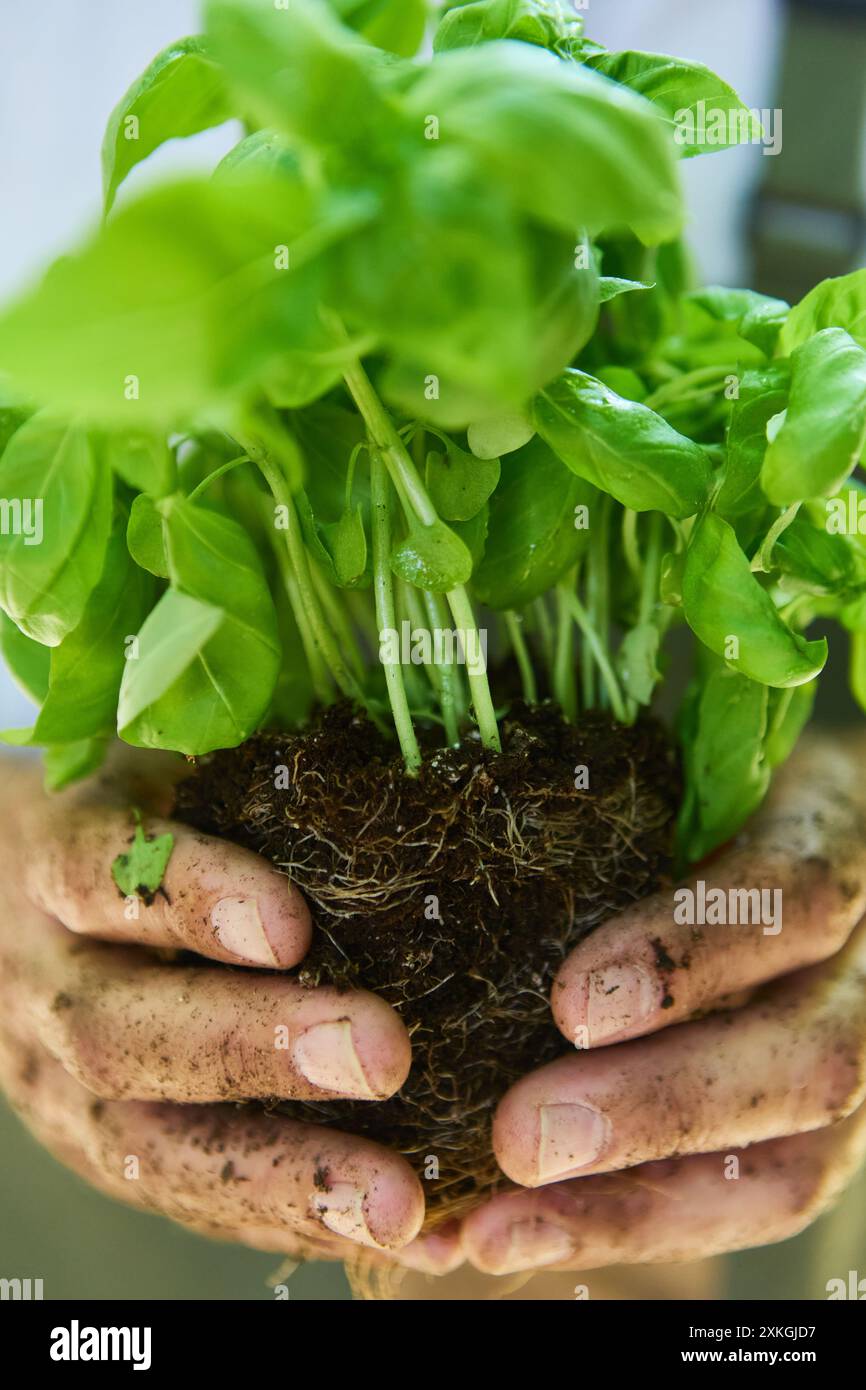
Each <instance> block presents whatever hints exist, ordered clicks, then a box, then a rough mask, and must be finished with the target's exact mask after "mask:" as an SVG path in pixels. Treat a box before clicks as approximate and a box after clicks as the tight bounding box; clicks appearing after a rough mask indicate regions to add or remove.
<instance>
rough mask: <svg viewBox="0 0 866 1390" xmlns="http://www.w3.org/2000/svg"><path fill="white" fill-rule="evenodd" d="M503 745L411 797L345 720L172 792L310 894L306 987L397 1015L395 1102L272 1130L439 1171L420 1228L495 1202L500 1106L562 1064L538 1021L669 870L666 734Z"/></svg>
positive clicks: (335, 717) (327, 722) (367, 733)
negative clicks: (354, 1137) (602, 936)
mask: <svg viewBox="0 0 866 1390" xmlns="http://www.w3.org/2000/svg"><path fill="white" fill-rule="evenodd" d="M502 736H503V752H502V753H501V754H499V755H494V754H491V753H487V752H484V751H483V750H481V748H480V747H479V744H478V742H477V740H469V741H468V742H466V743H465V744H464V745H463V746H462V747H461V748H459V749H457V750H447V751H443V750H442V749H435V750H432V749H431V750H430V752H429V755H428V756H427V757H426V759H425V763H424V767H423V770H422V773H421V775H420V777H418V778H417V779H412V778H409V777H407V776H406V775H405V773H404V771H403V766H402V762H401V761H400V760H399V757H397V756H395V749H394V745H393V744H392V743H390V742H388V741H386V740H385V739H384V738H383V737H382V736H381V735H380V734H379V733H378V732H377V731H376V730H375V728H374V727H373V726H372V725H371V724H370V723H369V722H368V721H367V720H366V719H365V718H364V717H363V716H361V715H358V714H356V713H354V712H353V711H352V710H351V709H348V708H346V707H337V708H335V709H331V710H329V711H328V712H327V713H326V714H325V715H324V716H323V717H322V719H321V721H320V723H319V724H318V725H317V726H316V727H315V728H313V729H311V730H309V731H308V732H306V733H304V734H302V735H297V736H295V735H289V736H287V735H279V736H274V735H262V736H259V737H257V738H255V739H252V740H250V741H249V742H248V743H247V744H245V745H244V746H243V747H242V748H239V749H234V750H230V751H227V752H222V753H217V754H214V755H212V756H211V757H210V758H208V759H202V760H201V762H200V764H199V766H198V768H197V770H196V772H195V774H194V775H193V777H191V778H190V779H188V780H187V781H185V782H184V783H182V784H181V786H180V788H179V790H178V814H179V815H180V816H181V818H182V819H185V820H186V821H188V822H190V823H191V824H193V825H195V826H197V827H199V828H200V829H202V830H204V831H207V832H210V833H212V834H214V833H215V834H220V835H224V836H226V837H228V838H230V839H232V840H235V841H237V842H239V843H241V844H245V845H248V846H249V847H250V848H251V849H254V850H257V851H258V852H259V853H261V854H264V855H266V856H267V857H268V858H269V859H271V860H272V861H273V862H274V863H275V864H276V865H278V866H279V867H280V868H281V869H283V870H284V871H285V872H286V873H287V874H288V875H289V876H290V877H291V878H292V879H293V880H294V882H296V883H297V884H298V885H299V887H300V888H301V889H302V890H303V892H304V893H305V895H306V897H307V900H308V901H309V903H310V905H311V908H312V911H313V920H314V922H315V923H316V925H317V928H318V930H317V931H316V933H315V936H314V941H313V946H312V949H311V951H310V954H309V955H308V957H307V959H306V961H305V962H304V964H303V967H302V969H301V970H300V971H299V972H298V975H299V978H300V980H301V981H302V982H303V983H304V984H309V985H311V986H313V985H316V984H319V983H320V982H327V983H335V984H337V985H340V986H344V985H345V986H353V985H363V986H364V987H365V988H367V989H371V990H374V991H375V992H376V993H377V994H380V995H381V996H382V997H383V998H385V999H387V1000H388V1002H389V1003H391V1004H392V1005H393V1006H394V1007H395V1008H396V1009H398V1010H399V1012H400V1014H401V1015H402V1017H403V1019H404V1021H405V1023H406V1026H407V1028H408V1029H409V1032H410V1034H411V1037H412V1049H413V1064H412V1071H411V1073H410V1076H409V1079H408V1080H407V1082H406V1084H405V1086H404V1087H403V1089H402V1090H401V1091H400V1093H399V1095H397V1096H395V1097H394V1098H393V1099H391V1100H387V1101H383V1102H376V1103H372V1104H371V1103H369V1102H367V1103H365V1102H363V1101H342V1100H336V1101H329V1102H323V1103H312V1102H297V1101H292V1102H282V1103H281V1104H280V1106H279V1108H280V1109H281V1110H282V1111H285V1112H286V1113H288V1114H291V1115H293V1116H295V1117H297V1118H305V1119H309V1120H313V1121H315V1122H316V1123H318V1124H322V1123H324V1124H333V1125H336V1126H338V1127H340V1128H341V1129H345V1130H348V1131H350V1132H353V1133H356V1134H365V1135H368V1136H370V1137H371V1138H375V1139H377V1140H379V1141H380V1142H382V1143H383V1144H386V1145H389V1146H391V1147H393V1148H396V1149H399V1150H400V1151H401V1152H402V1153H404V1154H406V1155H407V1156H408V1157H409V1159H410V1161H413V1162H414V1164H415V1166H416V1168H417V1170H418V1172H419V1173H420V1174H422V1175H423V1174H424V1170H425V1165H426V1166H427V1167H428V1172H429V1164H428V1160H429V1158H430V1157H434V1158H436V1159H437V1160H438V1165H439V1177H438V1179H432V1180H430V1179H429V1178H428V1180H427V1181H425V1184H424V1186H425V1194H426V1196H427V1204H428V1211H429V1213H430V1218H429V1224H435V1222H436V1221H437V1220H441V1219H444V1218H445V1217H446V1216H448V1215H451V1214H453V1212H454V1211H455V1210H458V1209H459V1208H460V1207H461V1206H462V1205H463V1204H464V1203H465V1202H467V1201H471V1200H472V1199H477V1197H478V1195H479V1194H480V1193H483V1192H485V1191H490V1190H491V1189H492V1188H493V1187H494V1186H495V1185H496V1184H497V1182H498V1181H499V1180H501V1175H499V1173H498V1169H497V1168H496V1164H495V1161H494V1160H493V1158H492V1155H491V1151H490V1122H491V1117H492V1112H493V1109H494V1107H495V1105H496V1102H497V1100H498V1099H499V1097H500V1096H501V1095H502V1094H503V1092H504V1091H505V1090H506V1089H507V1088H508V1087H509V1086H510V1085H511V1084H512V1083H513V1082H514V1081H515V1080H517V1078H518V1077H520V1076H523V1075H524V1074H525V1073H526V1072H528V1071H530V1070H531V1069H532V1068H534V1067H537V1066H539V1065H540V1064H542V1063H544V1062H547V1061H550V1060H552V1059H553V1058H554V1057H556V1056H558V1055H559V1054H560V1053H562V1052H563V1051H566V1050H567V1049H568V1043H567V1042H566V1041H565V1040H564V1039H563V1038H562V1036H561V1035H560V1034H559V1032H558V1031H557V1030H556V1028H555V1027H554V1025H553V1023H552V1022H551V1018H550V1010H549V1004H548V996H549V991H550V986H551V981H552V979H553V976H554V974H555V972H556V970H557V967H558V966H559V964H560V962H561V961H562V959H563V957H564V956H565V954H566V953H567V952H568V951H569V950H570V948H571V947H572V946H574V945H575V943H576V942H578V941H579V940H580V939H581V938H582V937H584V936H585V935H586V934H587V933H588V932H590V931H592V929H593V928H594V927H595V926H597V925H598V924H599V923H600V922H602V921H604V920H605V919H606V918H607V917H609V916H610V915H611V914H612V913H615V912H616V911H617V910H619V909H622V908H623V907H625V906H626V905H627V904H629V903H631V902H633V901H635V900H637V899H639V898H641V897H644V896H645V895H646V894H648V893H650V892H651V891H652V890H653V889H654V888H656V887H657V886H658V884H659V882H660V881H661V880H662V879H663V878H664V877H665V876H666V875H667V874H668V871H669V867H670V858H669V855H670V844H671V834H672V823H673V817H674V815H675V813H676V809H677V806H678V803H679V796H680V781H679V775H678V770H677V766H676V761H675V756H674V754H673V752H672V750H671V747H670V744H669V742H668V739H667V736H666V734H665V733H664V731H663V730H662V728H661V727H660V726H659V725H658V724H656V723H655V722H653V721H651V720H648V719H647V720H644V721H642V722H641V723H639V724H638V725H637V726H636V727H635V728H631V729H626V728H622V727H621V726H618V725H615V724H614V723H613V722H612V721H611V720H610V719H609V718H608V717H607V716H606V715H604V714H601V713H593V714H588V715H586V716H584V717H583V718H582V719H581V721H580V723H579V725H577V726H572V725H569V724H566V723H564V722H563V720H562V718H561V716H560V714H559V713H558V711H557V710H556V708H555V707H554V706H552V705H544V706H541V707H539V708H534V709H530V708H528V707H526V706H523V705H516V706H515V707H514V708H513V710H512V713H511V716H510V717H508V718H506V719H505V720H504V721H503V723H502ZM581 767H584V768H586V769H588V782H589V785H588V787H586V788H585V789H581V786H582V782H583V781H585V779H581V778H580V777H579V776H576V770H577V769H579V768H581ZM280 769H283V771H282V773H281V772H280ZM576 781H577V782H578V784H579V785H578V786H576V785H575V782H576Z"/></svg>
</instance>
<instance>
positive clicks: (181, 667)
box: [117, 589, 223, 752]
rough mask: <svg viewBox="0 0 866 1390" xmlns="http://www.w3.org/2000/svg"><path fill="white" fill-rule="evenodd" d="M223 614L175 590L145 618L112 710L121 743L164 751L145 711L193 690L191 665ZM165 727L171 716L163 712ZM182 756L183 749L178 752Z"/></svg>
mask: <svg viewBox="0 0 866 1390" xmlns="http://www.w3.org/2000/svg"><path fill="white" fill-rule="evenodd" d="M222 619H223V613H222V610H221V609H219V608H213V607H212V606H211V605H210V604H207V603H200V602H199V600H198V599H195V598H191V597H190V596H189V595H188V594H183V593H180V592H178V591H177V590H175V589H168V590H167V591H166V592H165V593H164V594H163V596H162V598H161V599H160V600H159V602H158V603H157V605H156V607H155V608H154V609H153V610H152V612H151V613H149V614H148V616H147V618H146V619H145V621H144V624H143V625H142V628H141V630H140V632H139V633H138V646H139V653H140V655H139V658H138V660H137V661H135V662H132V661H130V662H128V663H127V667H126V670H125V671H124V675H123V683H122V685H121V687H120V700H119V703H118V708H117V727H118V732H119V733H120V736H121V738H124V739H126V741H127V742H128V743H135V744H137V745H138V746H139V747H145V748H160V747H165V746H167V745H166V744H165V743H163V742H160V741H159V740H160V739H161V738H162V737H163V730H162V727H161V725H162V721H161V720H158V721H156V723H154V721H153V720H151V719H147V718H146V714H147V712H148V711H149V710H150V709H158V708H159V702H160V700H161V699H163V697H166V696H169V695H170V694H171V693H172V691H173V688H174V687H181V686H184V685H190V686H191V685H192V684H193V679H192V678H193V677H194V675H195V670H194V668H195V664H196V662H197V661H198V658H199V654H200V653H201V652H202V651H203V649H204V648H205V646H206V645H207V643H208V642H209V640H210V639H211V637H213V635H214V634H215V633H216V632H217V630H218V629H219V627H220V624H221V623H222ZM166 714H167V716H169V717H168V718H167V719H166V724H167V725H168V727H169V728H171V727H172V723H173V722H177V715H176V714H175V718H174V720H173V721H172V720H171V715H172V711H171V710H167V711H166ZM188 736H189V739H190V741H192V742H197V732H196V730H195V729H194V726H193V724H192V722H191V721H190V723H189V729H188ZM180 751H182V752H187V751H188V750H187V749H181V750H180Z"/></svg>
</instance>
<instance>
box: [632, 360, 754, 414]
mask: <svg viewBox="0 0 866 1390" xmlns="http://www.w3.org/2000/svg"><path fill="white" fill-rule="evenodd" d="M736 371H737V368H736V365H735V364H731V363H724V364H718V365H716V366H713V367H697V368H696V369H695V370H694V371H693V372H683V373H682V375H681V376H678V377H675V378H674V380H673V381H666V382H665V384H664V386H660V387H659V388H658V390H657V391H653V393H652V395H650V396H647V398H646V400H645V401H644V402H643V404H644V405H645V406H647V408H648V409H649V410H658V409H659V407H660V406H663V405H667V404H668V402H669V401H675V400H677V398H678V397H679V396H682V395H684V394H685V392H686V391H690V390H691V389H692V388H693V387H694V386H702V385H703V384H704V383H705V382H706V384H707V385H706V389H707V390H708V391H710V390H712V387H713V384H714V383H715V382H716V381H723V380H724V378H725V377H726V376H735V375H736Z"/></svg>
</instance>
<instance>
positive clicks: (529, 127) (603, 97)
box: [406, 42, 682, 241]
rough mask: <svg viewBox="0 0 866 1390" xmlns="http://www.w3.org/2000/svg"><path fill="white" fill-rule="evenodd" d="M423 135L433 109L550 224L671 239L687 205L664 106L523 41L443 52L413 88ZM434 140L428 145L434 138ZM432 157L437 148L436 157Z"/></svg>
mask: <svg viewBox="0 0 866 1390" xmlns="http://www.w3.org/2000/svg"><path fill="white" fill-rule="evenodd" d="M406 108H407V112H408V115H409V116H410V119H411V118H414V120H415V122H416V123H417V128H418V131H419V135H418V139H419V142H420V141H423V140H424V130H425V121H426V119H427V118H428V117H429V115H430V114H431V113H433V114H435V115H437V117H438V118H439V120H440V123H441V138H442V139H443V140H447V141H448V142H449V143H450V142H452V141H460V142H461V143H463V144H464V145H465V146H467V147H469V148H471V149H473V150H474V151H475V152H476V154H477V155H478V156H479V158H480V159H481V161H482V162H483V165H484V166H486V170H487V173H486V174H484V175H482V178H483V180H484V182H485V183H486V182H487V181H488V180H490V179H491V178H492V179H495V180H496V182H497V184H498V185H499V186H501V187H504V188H508V189H509V190H510V192H511V196H512V197H513V198H514V199H516V200H517V202H518V203H519V205H520V206H521V207H522V208H523V209H524V210H525V211H526V212H528V213H530V214H531V215H532V216H533V217H535V218H537V219H538V220H539V221H540V222H543V223H546V224H548V225H551V226H555V227H558V228H559V229H560V230H562V231H564V232H566V233H567V234H570V235H573V233H574V229H575V228H576V227H585V228H586V229H587V230H588V232H589V233H590V235H592V234H594V233H596V232H599V231H601V230H603V229H604V228H605V227H631V228H633V229H634V230H635V231H636V232H637V233H638V235H640V236H641V237H642V238H643V239H646V240H654V241H660V240H664V239H665V238H667V237H671V236H674V235H675V234H676V233H677V231H678V230H679V227H680V223H681V217H682V211H681V202H680V188H679V183H678V179H677V174H676V159H675V154H674V147H673V142H672V141H671V140H670V138H669V135H668V132H667V130H666V128H665V125H664V122H663V121H662V120H661V118H660V117H659V116H658V115H657V113H656V111H655V110H654V108H653V107H652V106H651V105H650V104H649V103H648V102H645V101H643V99H642V98H640V97H637V96H634V95H633V94H632V93H631V92H628V91H626V90H624V89H622V88H619V87H617V86H615V85H614V84H612V83H610V82H607V81H605V80H604V79H602V78H600V77H598V76H596V74H594V73H591V72H588V71H587V70H585V69H584V68H582V67H579V66H578V65H577V64H570V63H563V62H561V61H560V60H559V59H557V58H555V57H554V56H552V55H551V54H549V53H546V52H544V51H543V50H542V49H539V48H536V47H533V46H531V45H529V44H522V43H508V42H504V43H491V44H484V45H482V46H481V47H479V48H477V49H459V50H456V51H454V52H451V53H443V54H442V55H441V56H440V57H438V58H437V59H436V61H435V62H434V63H431V64H430V65H429V67H428V68H427V69H426V71H425V72H424V73H423V74H422V75H421V76H420V78H419V79H418V80H417V81H416V82H415V84H414V85H413V86H412V88H411V89H410V91H409V92H408V94H407V96H406ZM425 143H429V142H426V141H425ZM425 158H426V156H425Z"/></svg>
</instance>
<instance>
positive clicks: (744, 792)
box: [685, 667, 770, 860]
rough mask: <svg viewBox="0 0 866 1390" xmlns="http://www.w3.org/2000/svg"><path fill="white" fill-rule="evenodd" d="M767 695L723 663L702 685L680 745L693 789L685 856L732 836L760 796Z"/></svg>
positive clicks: (765, 769) (765, 782)
mask: <svg viewBox="0 0 866 1390" xmlns="http://www.w3.org/2000/svg"><path fill="white" fill-rule="evenodd" d="M768 697H769V692H768V690H767V688H766V686H763V685H758V684H756V683H755V682H754V681H750V680H747V679H746V678H745V677H744V676H742V675H738V674H737V672H736V671H730V670H727V669H726V668H724V667H722V668H718V669H716V670H714V671H713V672H712V673H711V674H710V675H709V676H708V678H707V679H706V682H705V683H704V685H703V688H702V690H701V693H700V698H699V701H698V707H697V720H696V728H695V730H694V733H693V736H692V739H691V741H690V742H689V743H688V744H687V748H686V761H687V764H688V767H689V773H690V777H689V780H690V782H691V783H692V785H693V788H694V793H695V796H694V821H695V823H694V824H692V825H691V826H690V827H688V829H687V833H686V836H685V839H686V845H685V848H686V852H687V855H688V858H689V859H690V860H697V859H702V858H703V857H704V855H706V854H709V853H710V852H711V851H712V850H714V849H716V848H717V847H718V846H719V845H721V844H724V843H725V841H726V840H729V839H730V838H731V836H732V835H735V834H736V832H737V831H738V830H739V829H740V827H741V825H743V823H744V822H745V821H746V820H747V819H748V817H749V816H750V815H751V814H752V812H753V811H754V810H756V809H757V807H758V806H759V805H760V804H761V802H762V801H763V799H764V796H765V795H766V792H767V787H768V786H769V781H770V767H769V764H768V762H767V759H766V755H765V748H764V738H765V735H766V731H767V710H768Z"/></svg>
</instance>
